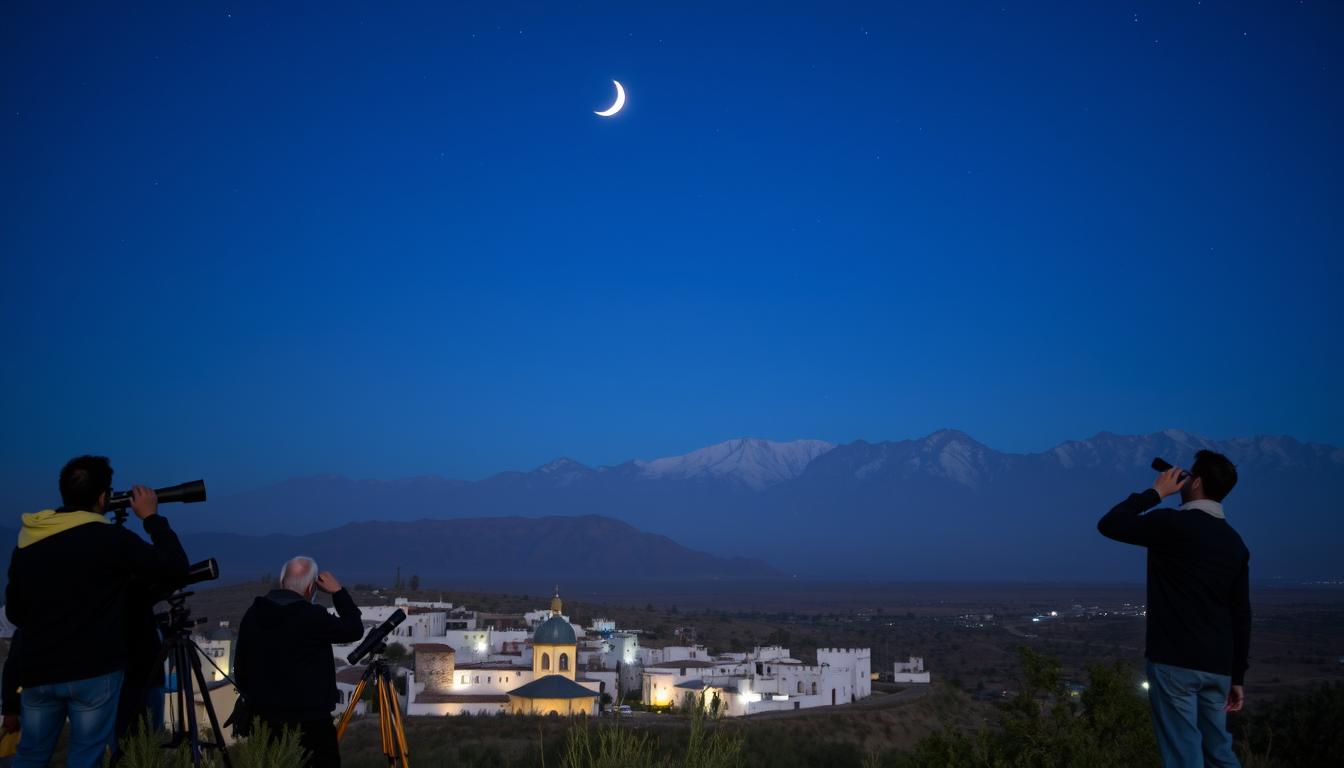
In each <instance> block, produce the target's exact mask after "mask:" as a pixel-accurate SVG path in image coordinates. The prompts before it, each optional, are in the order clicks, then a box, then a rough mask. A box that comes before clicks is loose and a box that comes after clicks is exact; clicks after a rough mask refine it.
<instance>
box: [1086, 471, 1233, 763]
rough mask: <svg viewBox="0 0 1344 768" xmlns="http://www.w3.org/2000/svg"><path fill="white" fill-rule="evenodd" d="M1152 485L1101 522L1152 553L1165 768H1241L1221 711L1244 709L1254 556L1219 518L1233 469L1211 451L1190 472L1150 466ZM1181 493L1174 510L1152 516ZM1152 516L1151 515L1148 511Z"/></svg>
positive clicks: (1107, 531)
mask: <svg viewBox="0 0 1344 768" xmlns="http://www.w3.org/2000/svg"><path fill="white" fill-rule="evenodd" d="M1153 468H1154V469H1156V470H1158V471H1159V472H1161V474H1159V475H1158V476H1157V480H1156V481H1155V482H1154V483H1153V487H1152V488H1149V489H1148V490H1146V491H1143V492H1142V493H1135V494H1131V495H1130V497H1129V498H1128V499H1125V500H1124V501H1122V502H1120V503H1119V504H1117V505H1115V507H1114V508H1113V509H1111V511H1110V512H1107V513H1106V515H1105V517H1102V518H1101V521H1100V522H1098V523H1097V529H1098V530H1099V531H1101V533H1102V535H1104V536H1106V537H1108V538H1112V539H1115V540H1116V541H1121V542H1124V543H1126V544H1137V545H1138V546H1141V547H1146V548H1147V549H1148V632H1147V642H1146V646H1147V649H1146V651H1145V655H1146V656H1147V657H1148V700H1149V702H1150V703H1151V705H1152V708H1153V729H1154V730H1155V731H1156V733H1157V746H1158V749H1159V751H1160V752H1161V753H1162V764H1163V765H1165V766H1167V767H1168V768H1172V766H1204V765H1212V766H1237V765H1239V763H1238V762H1237V758H1236V755H1235V754H1233V752H1232V737H1231V735H1230V734H1228V732H1227V713H1228V712H1237V711H1239V710H1240V709H1241V708H1242V704H1243V703H1244V702H1245V695H1244V693H1243V691H1242V680H1243V678H1244V677H1245V675H1246V667H1247V663H1246V657H1247V648H1248V646H1249V644H1250V636H1251V601H1250V588H1249V583H1250V570H1249V562H1250V557H1251V555H1250V551H1249V550H1247V549H1246V544H1245V543H1243V542H1242V540H1241V536H1240V535H1238V534H1237V532H1236V531H1235V530H1233V529H1232V526H1230V525H1228V523H1227V517H1226V515H1225V514H1224V513H1223V504H1222V502H1223V499H1224V498H1226V497H1227V494H1228V493H1229V492H1230V491H1231V490H1232V487H1233V486H1234V485H1236V484H1237V468H1236V467H1235V466H1233V464H1232V462H1231V461H1228V459H1227V457H1226V456H1224V455H1222V454H1220V453H1214V452H1213V451H1200V452H1199V453H1197V454H1195V463H1194V465H1193V466H1191V467H1190V471H1189V472H1186V471H1184V470H1181V469H1178V468H1175V467H1172V466H1171V465H1170V464H1167V463H1166V462H1165V461H1163V460H1161V459H1157V460H1155V461H1154V462H1153ZM1178 491H1179V492H1180V494H1181V501H1182V502H1184V503H1182V504H1181V506H1180V507H1179V508H1177V509H1153V507H1156V506H1157V505H1158V504H1160V503H1161V502H1162V500H1163V499H1164V498H1166V497H1168V496H1171V495H1172V494H1174V493H1176V492H1178ZM1149 510H1152V511H1149Z"/></svg>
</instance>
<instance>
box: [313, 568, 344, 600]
mask: <svg viewBox="0 0 1344 768" xmlns="http://www.w3.org/2000/svg"><path fill="white" fill-rule="evenodd" d="M317 588H318V589H320V590H322V591H323V592H326V593H327V594H328V595H332V594H335V593H337V592H340V591H341V582H339V581H337V580H336V577H335V576H332V575H331V571H323V572H321V573H319V574H318V575H317Z"/></svg>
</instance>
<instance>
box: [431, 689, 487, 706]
mask: <svg viewBox="0 0 1344 768" xmlns="http://www.w3.org/2000/svg"><path fill="white" fill-rule="evenodd" d="M415 703H416V704H508V703H509V697H508V696H505V695H504V694H502V693H438V692H431V691H424V692H422V693H421V694H420V695H419V696H416V697H415Z"/></svg>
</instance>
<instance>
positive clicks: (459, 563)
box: [0, 508, 782, 585]
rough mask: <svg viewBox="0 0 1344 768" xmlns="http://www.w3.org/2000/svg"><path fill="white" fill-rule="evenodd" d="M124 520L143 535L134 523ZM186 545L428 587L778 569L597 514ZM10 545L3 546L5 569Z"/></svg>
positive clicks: (258, 570) (188, 541)
mask: <svg viewBox="0 0 1344 768" xmlns="http://www.w3.org/2000/svg"><path fill="white" fill-rule="evenodd" d="M166 509H167V508H165V510H166ZM128 525H129V526H130V528H131V530H134V531H136V532H137V533H140V531H141V529H140V526H139V524H138V523H136V522H134V521H132V522H130V523H128ZM14 535H15V532H14V531H12V530H3V529H0V537H4V540H5V541H7V542H13V540H14ZM182 545H183V547H184V548H185V549H186V550H187V555H188V556H189V557H191V558H192V559H193V560H202V559H205V558H207V557H214V558H216V559H217V560H219V563H220V570H221V578H222V579H223V580H224V581H226V582H230V581H237V580H240V579H251V578H253V577H259V576H261V575H275V574H277V573H278V571H279V568H280V565H281V564H282V563H283V562H284V561H285V560H286V559H288V558H290V557H292V556H294V555H299V554H306V555H310V556H312V557H314V558H315V559H316V560H317V561H318V565H320V566H321V567H322V568H323V569H324V570H331V571H333V572H335V573H336V575H337V576H338V577H339V578H341V579H342V580H344V581H346V582H350V583H353V582H354V581H355V580H361V581H368V582H371V583H376V584H391V583H392V580H393V578H394V576H395V574H396V569H397V567H398V566H400V568H401V574H402V577H403V578H405V579H409V578H410V577H411V575H412V574H415V575H418V576H419V577H420V579H421V580H422V582H423V583H425V584H427V585H429V584H436V585H442V584H450V583H460V582H463V581H468V582H470V583H473V584H483V585H488V584H492V583H516V582H523V581H528V582H533V583H540V584H549V583H552V582H555V581H569V582H577V581H583V582H589V583H592V582H599V581H603V580H615V579H620V580H622V581H626V582H628V581H704V580H739V581H740V580H763V579H764V580H768V579H776V578H780V577H781V576H782V574H781V573H780V572H779V571H777V570H775V569H773V568H771V567H770V566H768V565H766V564H765V563H764V562H762V561H760V560H746V559H740V558H723V557H716V556H713V555H707V554H705V553H703V552H696V551H694V550H691V549H687V548H686V547H683V546H681V545H680V544H678V543H676V542H674V541H672V540H671V539H669V538H667V537H665V536H658V535H654V534H648V533H642V532H640V531H639V530H636V529H635V528H633V527H632V526H630V525H627V524H626V523H622V522H620V521H617V520H612V519H610V518H605V517H598V516H596V515H584V516H578V517H542V518H524V517H496V518H472V519H462V520H416V521H411V522H363V523H350V524H348V525H343V526H341V527H339V528H335V529H332V530H329V531H322V532H320V533H314V534H307V535H302V536H289V535H281V534H274V535H270V536H245V535H239V534H232V533H194V534H191V533H189V534H183V535H182ZM12 546H13V545H12V544H10V545H9V547H7V548H5V550H4V553H3V558H4V562H3V565H4V566H5V569H6V571H7V569H8V560H9V555H10V549H11V548H12ZM0 573H3V572H0ZM0 582H3V578H2V577H0Z"/></svg>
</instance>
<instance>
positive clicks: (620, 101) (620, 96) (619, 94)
mask: <svg viewBox="0 0 1344 768" xmlns="http://www.w3.org/2000/svg"><path fill="white" fill-rule="evenodd" d="M611 82H613V83H616V103H615V104H612V105H611V106H610V107H608V108H607V109H605V110H603V111H601V112H593V114H594V115H597V116H598V117H611V116H612V115H614V114H616V113H617V112H620V111H621V107H624V106H625V89H624V88H622V87H621V84H620V82H618V81H616V80H612V81H611Z"/></svg>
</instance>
